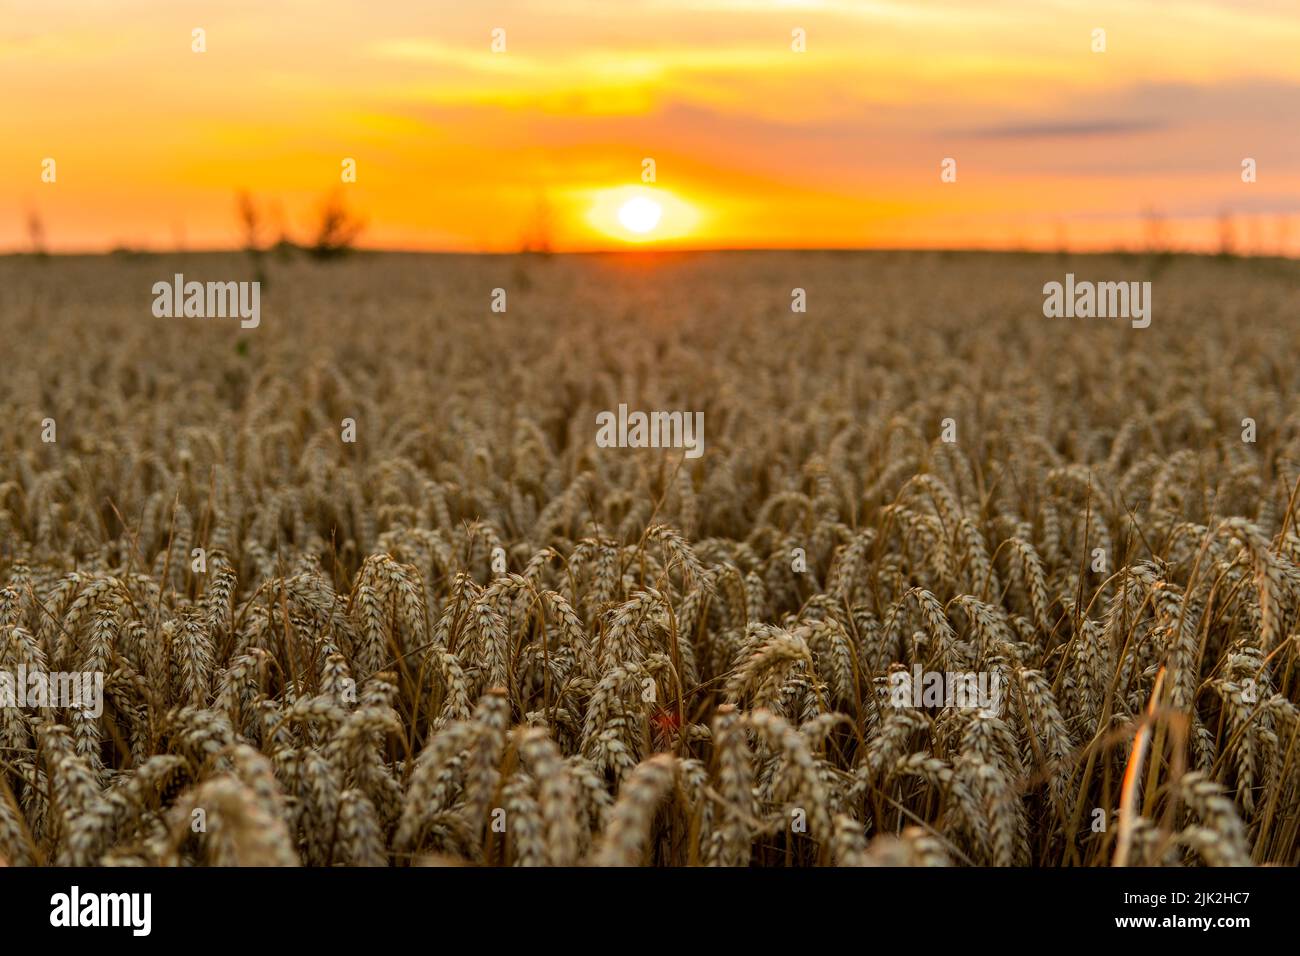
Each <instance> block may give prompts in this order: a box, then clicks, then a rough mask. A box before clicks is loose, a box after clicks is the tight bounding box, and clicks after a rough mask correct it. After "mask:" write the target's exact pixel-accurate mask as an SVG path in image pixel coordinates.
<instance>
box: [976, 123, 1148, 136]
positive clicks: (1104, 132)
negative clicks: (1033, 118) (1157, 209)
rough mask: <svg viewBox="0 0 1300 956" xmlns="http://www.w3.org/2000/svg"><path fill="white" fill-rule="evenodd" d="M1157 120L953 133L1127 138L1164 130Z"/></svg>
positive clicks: (985, 128)
mask: <svg viewBox="0 0 1300 956" xmlns="http://www.w3.org/2000/svg"><path fill="white" fill-rule="evenodd" d="M1167 126H1168V124H1167V123H1165V122H1163V121H1160V120H1088V121H1084V122H1080V123H1060V122H1055V123H1052V122H1045V123H1016V124H1012V125H1006V126H979V127H975V128H973V129H965V130H953V131H952V133H953V135H955V136H962V137H965V138H967V139H1078V138H1080V137H1088V136H1126V135H1131V134H1135V133H1152V132H1155V131H1157V130H1161V129H1165V128H1166V127H1167Z"/></svg>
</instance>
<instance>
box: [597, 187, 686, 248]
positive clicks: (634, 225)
mask: <svg viewBox="0 0 1300 956" xmlns="http://www.w3.org/2000/svg"><path fill="white" fill-rule="evenodd" d="M700 220H701V216H700V214H699V212H698V211H697V210H696V209H695V207H694V206H692V205H691V204H690V203H688V202H686V201H685V200H683V199H681V198H679V197H677V196H675V195H673V194H672V193H670V192H668V191H667V190H664V189H658V188H653V187H649V186H616V187H612V188H609V189H601V190H597V191H596V192H595V193H594V194H593V195H592V197H591V204H590V208H589V210H588V212H587V223H588V224H589V225H590V226H591V227H592V228H593V229H594V230H595V231H596V232H597V233H599V234H601V235H603V236H608V237H612V238H615V239H621V240H623V241H624V242H657V241H664V240H673V239H689V238H690V237H691V236H692V235H693V234H694V230H695V228H696V226H697V225H698V224H699V222H700Z"/></svg>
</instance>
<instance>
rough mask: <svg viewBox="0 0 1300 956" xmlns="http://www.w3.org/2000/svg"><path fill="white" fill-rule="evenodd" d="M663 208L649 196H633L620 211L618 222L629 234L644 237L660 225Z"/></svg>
mask: <svg viewBox="0 0 1300 956" xmlns="http://www.w3.org/2000/svg"><path fill="white" fill-rule="evenodd" d="M663 212H664V211H663V207H662V206H660V205H659V204H658V203H657V202H655V201H654V200H653V199H650V198H649V197H647V196H633V197H632V198H631V199H629V200H628V201H627V202H625V203H623V205H622V206H620V207H619V209H618V221H619V222H620V223H622V224H623V227H624V228H625V229H627V230H628V231H629V232H635V233H636V234H637V235H638V236H644V235H645V234H646V233H648V232H649V231H650V230H651V229H653V228H654V227H655V226H657V225H659V217H660V216H662V215H663Z"/></svg>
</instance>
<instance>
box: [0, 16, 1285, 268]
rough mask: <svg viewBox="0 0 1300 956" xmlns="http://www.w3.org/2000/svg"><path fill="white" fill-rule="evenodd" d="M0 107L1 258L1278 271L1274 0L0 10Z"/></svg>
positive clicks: (1281, 228) (1281, 155)
mask: <svg viewBox="0 0 1300 956" xmlns="http://www.w3.org/2000/svg"><path fill="white" fill-rule="evenodd" d="M196 27H197V28H202V29H203V30H204V31H205V32H206V47H207V51H206V52H204V53H195V52H193V51H192V49H191V44H192V32H191V31H192V30H193V29H194V28H196ZM497 28H500V29H503V30H504V31H505V51H504V52H493V50H492V43H493V30H494V29H497ZM1094 28H1102V29H1104V30H1105V34H1106V51H1105V52H1104V53H1094V52H1092V49H1091V45H1092V31H1093V30H1094ZM796 29H800V30H803V31H804V34H805V36H806V51H805V52H802V53H800V52H795V51H794V50H792V48H791V47H792V31H794V30H796ZM0 102H2V103H3V105H2V106H0V250H19V249H24V248H26V247H28V245H29V238H28V226H27V223H28V220H29V219H30V218H31V217H32V216H33V215H35V216H37V217H39V219H40V221H41V223H42V225H43V227H44V233H45V237H46V241H47V243H48V246H49V247H50V248H51V249H54V250H66V251H72V250H103V249H109V248H112V247H115V246H131V247H146V248H155V249H164V248H172V247H176V246H182V247H184V248H189V249H201V248H230V247H235V246H237V245H238V244H239V242H240V231H239V225H238V219H237V216H236V204H235V197H236V195H237V193H239V192H240V191H241V190H246V191H248V192H249V193H250V194H251V195H252V196H253V197H254V199H255V201H256V202H257V203H258V205H259V206H260V207H261V208H262V209H263V211H264V216H266V217H268V218H278V219H281V220H282V221H283V223H284V226H285V228H286V229H287V230H288V232H289V233H290V235H292V237H293V238H296V239H300V240H305V239H307V238H308V237H309V235H310V229H311V224H312V220H313V211H314V210H315V209H316V208H317V207H318V205H319V203H320V201H321V199H322V197H324V196H325V195H327V194H328V193H329V192H330V191H331V190H332V189H340V190H341V191H342V195H343V197H344V199H345V200H346V202H347V204H348V205H349V207H351V208H352V209H353V210H355V211H356V212H358V213H359V214H361V215H362V216H363V217H364V218H365V220H366V223H367V225H366V229H365V232H364V233H363V234H362V239H361V244H362V245H364V246H370V247H376V248H401V249H445V250H466V251H480V250H482V251H508V250H512V249H518V248H519V247H520V246H521V244H523V243H524V242H525V241H527V240H528V238H529V237H530V236H536V235H539V234H542V233H544V234H545V235H546V237H547V238H548V240H549V241H550V243H551V244H552V245H553V246H554V247H555V248H557V249H561V250H571V249H601V248H625V247H627V244H628V242H629V241H631V240H637V241H638V242H640V243H642V244H645V245H648V246H652V247H653V246H684V247H754V246H759V247H785V246H790V247H823V246H824V247H858V246H863V247H880V246H906V247H922V246H952V247H956V246H978V247H1022V246H1023V247H1034V248H1057V247H1060V246H1062V245H1067V246H1070V247H1072V248H1104V247H1112V246H1124V247H1142V246H1143V245H1145V244H1146V243H1148V242H1149V241H1150V237H1151V236H1152V235H1153V234H1155V233H1158V234H1159V235H1160V237H1161V240H1160V241H1162V242H1167V243H1168V244H1170V245H1172V246H1175V247H1178V248H1196V249H1206V250H1209V249H1217V248H1218V247H1219V244H1220V217H1221V216H1227V217H1230V218H1231V221H1232V233H1233V237H1234V242H1235V245H1236V247H1237V248H1239V249H1241V250H1242V251H1247V252H1264V253H1274V252H1278V251H1287V252H1289V253H1290V254H1293V255H1294V254H1298V253H1300V3H1298V2H1297V0H1231V2H1227V0H1225V2H1210V0H1185V2H1182V0H1180V2H1165V0H1150V2H1143V0H1125V2H1119V3H1106V2H1102V3H1082V2H1077V3H1076V2H1048V0H1039V2H1019V0H978V2H973V0H953V2H948V0H898V2H895V0H821V2H818V0H806V2H775V0H766V2H765V0H509V2H507V0H496V2H493V0H463V2H462V0H455V2H453V0H414V2H379V0H367V2H346V0H223V2H221V3H213V4H208V3H196V2H190V0H114V2H99V0H82V2H78V3H73V2H66V0H0ZM345 157H351V158H353V159H355V161H356V168H357V181H356V182H355V183H349V184H341V183H340V169H341V162H342V160H343V159H344V158H345ZM945 157H951V158H953V159H955V160H956V163H957V181H956V182H955V183H943V182H941V181H940V164H941V162H942V160H943V159H944V158H945ZM1246 157H1251V158H1253V159H1255V160H1256V163H1257V169H1258V181H1257V182H1255V183H1250V184H1248V183H1243V182H1242V177H1241V164H1242V160H1243V159H1244V158H1246ZM46 158H53V159H54V160H55V163H56V167H55V168H56V171H57V180H56V181H55V182H53V183H46V182H42V178H41V175H42V168H43V167H42V162H43V160H44V159H46ZM645 158H651V159H653V160H654V161H655V174H656V177H655V178H656V181H655V182H654V183H653V184H652V185H645V184H643V183H642V161H643V159H645ZM637 196H645V197H648V198H650V199H651V200H652V202H653V203H654V204H655V207H656V208H657V209H658V210H660V212H661V215H660V216H659V218H658V219H657V220H656V221H655V223H654V225H653V226H652V227H651V228H650V229H649V230H648V231H647V232H646V233H644V234H643V235H639V236H638V235H636V234H634V233H633V232H631V231H630V230H629V229H628V228H627V226H626V225H625V224H624V222H622V221H620V212H621V211H622V210H623V209H624V206H625V205H626V203H627V201H628V200H629V199H633V198H635V197H637ZM624 218H626V217H624ZM652 218H653V217H652ZM647 221H649V220H647ZM272 231H273V230H272ZM270 232H271V231H268V237H269V238H273V236H272V235H270Z"/></svg>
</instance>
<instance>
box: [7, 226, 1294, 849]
mask: <svg viewBox="0 0 1300 956" xmlns="http://www.w3.org/2000/svg"><path fill="white" fill-rule="evenodd" d="M176 272H183V273H184V274H185V275H186V277H187V278H197V279H222V280H226V279H235V278H239V279H252V278H254V276H255V274H256V276H257V277H258V278H259V279H260V280H261V281H262V282H263V289H262V305H261V310H262V318H261V323H260V326H259V327H258V328H256V329H241V328H240V327H239V323H238V321H237V320H225V319H196V318H174V319H159V318H155V317H154V316H153V315H152V314H151V313H150V293H149V290H150V286H151V285H152V284H153V283H154V282H156V281H158V280H165V281H169V280H170V279H171V276H172V275H173V273H176ZM1067 272H1073V273H1076V274H1078V275H1080V276H1081V277H1087V276H1093V277H1096V276H1104V277H1108V278H1109V277H1120V276H1122V277H1126V278H1132V279H1139V278H1141V279H1149V280H1151V281H1152V283H1153V289H1154V293H1153V301H1154V310H1153V312H1154V320H1153V322H1152V325H1151V327H1150V328H1147V329H1133V328H1130V327H1129V325H1128V323H1127V322H1124V321H1119V322H1116V321H1114V320H1086V319H1078V320H1069V319H1048V318H1045V317H1044V315H1043V309H1042V304H1043V297H1042V287H1043V284H1044V283H1045V282H1049V281H1053V280H1058V281H1059V280H1060V279H1061V278H1062V277H1063V276H1064V275H1065V274H1066V273H1067ZM1298 277H1300V271H1297V268H1296V266H1295V264H1293V263H1286V262H1281V261H1247V260H1233V259H1221V260H1216V259H1209V258H1192V257H1177V256H1174V257H1161V258H1151V257H1141V256H1127V257H1075V258H1067V257H1063V256H1054V255H1013V254H1001V255H995V254H944V253H919V252H918V253H829V252H828V253H716V254H678V255H672V254H661V255H655V256H634V255H627V256H618V255H610V256H592V257H588V256H561V257H552V258H542V257H537V256H521V257H509V256H503V257H470V256H416V255H409V256H408V255H396V254H386V255H379V254H368V253H360V254H354V255H352V256H350V257H346V258H344V259H342V260H340V261H338V262H334V263H328V264H321V263H316V262H311V261H308V260H306V259H295V258H284V259H280V258H275V257H266V258H265V259H264V260H262V261H260V262H259V263H254V262H253V261H251V260H250V259H249V258H247V257H244V256H236V255H211V256H202V255H192V256H147V255H136V256H131V255H115V256H109V257H87V258H75V257H67V258H63V257H58V258H52V259H37V258H33V257H8V258H0V340H2V341H3V342H4V344H5V349H4V352H5V360H4V374H3V376H0V542H2V544H0V671H6V670H7V671H11V672H13V671H16V670H17V669H18V668H20V667H23V668H26V669H28V670H47V671H50V672H54V671H63V672H84V673H92V672H97V673H102V674H103V675H104V690H103V706H102V713H100V714H99V715H98V716H91V715H90V713H89V712H88V711H87V710H83V709H78V708H75V707H66V708H65V707H57V706H45V707H26V708H24V707H18V706H12V707H0V861H3V862H6V863H8V864H10V865H18V866H22V865H100V864H103V865H230V864H238V865H277V866H279V865H284V866H290V865H309V866H332V865H354V866H389V865H392V866H408V865H440V864H452V865H456V864H470V865H521V866H527V865H550V866H564V865H588V864H591V865H650V866H685V865H692V866H693V865H702V866H746V865H754V866H862V865H866V866H891V865H926V866H929V865H936V866H942V865H954V866H1037V867H1055V866H1110V865H1118V864H1125V865H1167V866H1201V865H1209V866H1220V865H1249V864H1252V863H1253V864H1257V865H1258V864H1290V865H1294V864H1295V863H1297V862H1298V860H1300V854H1298V853H1297V843H1298V833H1300V787H1298V784H1300V753H1298V752H1297V747H1298V744H1300V741H1298V739H1297V733H1298V731H1300V712H1298V711H1297V701H1298V699H1300V697H1298V694H1300V690H1298V688H1297V677H1298V676H1300V675H1297V649H1298V643H1300V636H1297V631H1298V630H1300V623H1298V621H1297V619H1298V617H1300V571H1297V562H1300V530H1298V529H1297V517H1298V516H1297V511H1296V509H1297V502H1296V501H1295V500H1294V498H1295V492H1296V488H1297V481H1298V480H1300V403H1298V402H1297V397H1298V396H1300V365H1298V364H1297V361H1296V358H1297V356H1296V349H1295V343H1296V338H1295V334H1294V316H1295V313H1296V307H1297V306H1298V305H1300V284H1297V281H1296V280H1297V278H1298ZM494 289H503V290H505V293H506V296H507V302H508V305H507V309H506V311H505V312H504V313H494V312H493V311H491V309H490V307H489V306H490V302H491V301H492V297H493V290H494ZM795 289H802V290H804V293H805V295H806V301H807V311H806V312H805V313H797V312H792V311H791V301H792V290H795ZM620 403H626V404H628V405H629V406H631V407H633V408H641V409H665V410H690V411H701V412H703V414H704V423H705V431H704V453H703V454H702V455H701V456H700V457H699V458H697V459H688V458H686V457H685V456H684V455H683V454H682V452H681V451H680V450H678V449H638V448H604V447H598V445H597V444H596V442H595V434H596V416H597V414H598V413H600V412H601V411H604V410H611V409H616V408H617V407H618V406H619V405H620ZM345 419H350V420H352V422H353V424H354V429H355V441H345V440H344V437H345V436H344V425H343V422H344V420H345ZM1244 419H1251V420H1252V421H1253V423H1254V424H1253V426H1251V427H1252V428H1253V429H1254V430H1255V431H1256V435H1255V436H1252V437H1254V438H1255V440H1254V441H1245V440H1243V435H1244V432H1245V430H1246V427H1247V426H1246V425H1245V424H1244V423H1243V420H1244ZM47 426H52V428H53V431H52V433H51V432H50V428H49V427H47ZM51 438H52V439H53V440H50V439H51ZM945 439H951V440H945ZM918 672H920V673H926V672H944V673H947V672H955V673H956V672H962V673H979V674H984V675H990V676H991V677H992V678H993V679H994V680H995V681H997V682H998V683H999V686H1002V687H1004V688H1005V695H1004V699H1002V700H1001V701H1000V704H999V706H997V707H994V708H989V707H969V706H958V705H957V704H956V703H953V702H947V703H945V702H944V701H939V702H938V703H937V704H936V703H935V702H933V701H929V702H926V701H921V702H912V703H910V704H903V705H900V704H899V703H898V702H897V701H896V700H894V699H893V698H892V697H891V695H890V689H891V688H892V687H893V686H895V683H894V682H895V680H896V678H895V676H894V675H899V674H903V675H910V674H913V673H918Z"/></svg>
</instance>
